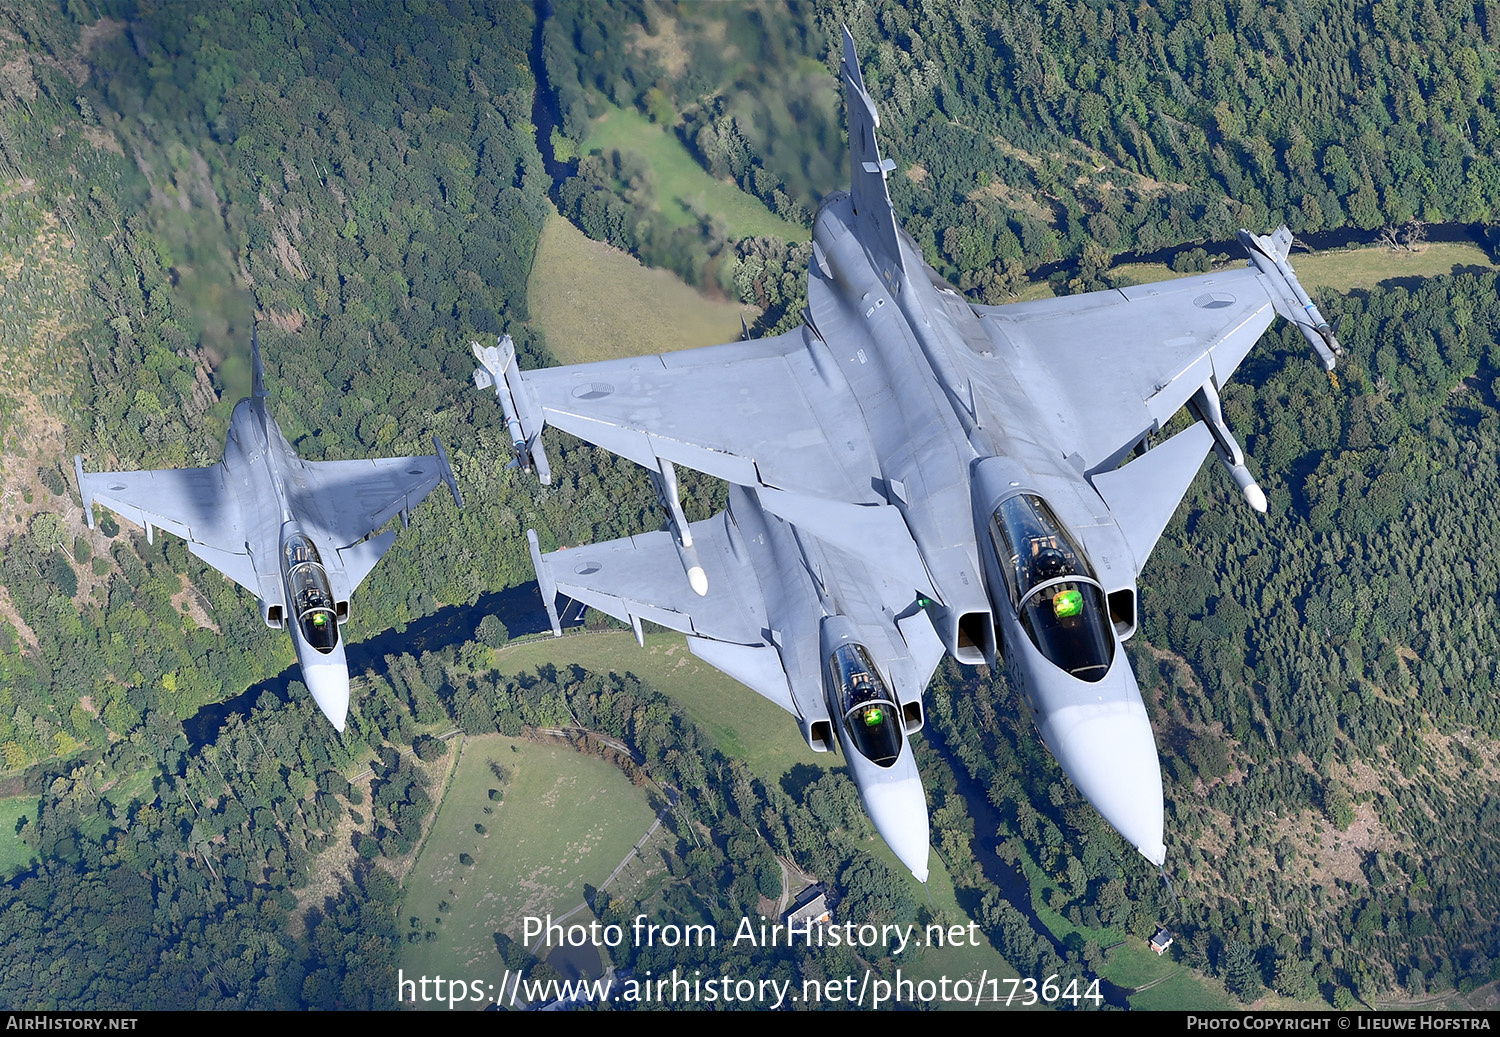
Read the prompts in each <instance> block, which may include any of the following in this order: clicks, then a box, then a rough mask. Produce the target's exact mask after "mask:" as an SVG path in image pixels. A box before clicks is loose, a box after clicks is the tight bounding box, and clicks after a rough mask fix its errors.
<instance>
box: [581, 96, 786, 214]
mask: <svg viewBox="0 0 1500 1037" xmlns="http://www.w3.org/2000/svg"><path fill="white" fill-rule="evenodd" d="M580 150H581V151H582V153H583V154H585V155H587V154H589V153H590V152H594V151H599V152H605V153H607V152H609V151H611V150H619V151H633V152H635V153H636V154H638V155H640V156H641V157H642V158H644V159H645V160H646V161H647V162H649V163H650V164H651V169H652V172H653V173H655V175H656V198H657V206H658V207H659V208H660V209H661V213H662V216H663V217H665V218H666V220H667V222H669V223H670V224H671V225H672V226H674V227H686V226H688V225H690V224H693V223H696V222H697V221H698V218H699V217H698V214H701V213H707V214H710V215H713V216H716V217H718V218H720V219H722V220H723V221H724V223H725V224H726V225H727V227H728V230H729V236H730V237H731V238H746V237H768V238H782V239H784V240H786V241H806V240H807V238H808V237H809V236H810V233H811V232H810V231H809V230H808V229H807V228H806V227H799V226H797V225H796V224H795V223H788V222H787V221H786V220H783V219H782V218H781V217H779V216H777V215H776V214H774V213H773V212H771V210H769V209H767V208H766V207H765V205H764V204H763V203H762V202H761V201H760V199H758V198H755V197H754V196H752V195H748V194H746V193H745V192H744V191H741V190H740V189H739V188H738V187H737V186H736V185H734V184H733V183H730V182H726V181H722V180H715V179H714V178H713V177H712V176H710V175H709V174H708V172H707V171H706V170H705V169H704V168H703V167H702V166H700V165H699V164H698V161H697V159H695V158H693V156H692V155H691V154H690V153H689V152H688V150H687V148H685V147H683V146H682V143H681V142H680V141H678V139H677V138H676V137H675V136H673V135H672V133H671V132H670V131H669V130H667V129H666V128H665V127H662V126H659V125H657V124H656V123H653V122H652V121H651V120H650V119H647V118H646V117H645V116H644V115H642V114H641V113H640V112H636V111H628V110H626V109H623V108H611V109H610V110H609V111H608V112H607V113H606V114H604V115H603V116H601V117H600V118H598V119H596V120H595V121H594V125H593V129H592V130H591V131H590V133H589V137H588V140H586V141H584V142H583V146H582V148H581V149H580Z"/></svg>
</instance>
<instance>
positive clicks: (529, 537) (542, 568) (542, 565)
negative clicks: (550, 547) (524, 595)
mask: <svg viewBox="0 0 1500 1037" xmlns="http://www.w3.org/2000/svg"><path fill="white" fill-rule="evenodd" d="M526 547H527V549H528V550H529V551H530V552H531V567H532V569H534V570H536V585H537V589H538V590H540V591H541V592H542V604H543V605H545V606H547V618H548V619H549V620H551V622H552V636H553V637H562V621H561V620H560V619H558V616H557V581H556V580H554V579H553V578H552V570H551V569H548V568H547V563H546V561H544V560H543V558H542V547H541V545H540V544H539V543H538V542H537V538H536V530H534V529H528V530H527V531H526Z"/></svg>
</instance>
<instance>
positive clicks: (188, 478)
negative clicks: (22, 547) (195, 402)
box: [73, 332, 463, 732]
mask: <svg viewBox="0 0 1500 1037" xmlns="http://www.w3.org/2000/svg"><path fill="white" fill-rule="evenodd" d="M250 350H251V354H252V358H253V362H254V368H255V383H254V388H253V390H252V392H251V395H250V396H249V397H247V398H246V399H243V400H240V401H239V403H237V404H235V406H234V413H233V415H232V416H231V417H230V419H229V439H228V442H227V443H226V444H225V446H224V460H222V461H221V462H219V463H218V464H216V465H212V466H210V467H208V468H173V469H166V470H162V471H154V472H98V473H94V474H92V475H90V474H85V472H84V470H83V458H82V457H81V456H78V457H74V459H73V470H74V474H75V475H76V476H77V479H78V492H79V494H80V495H81V496H82V497H83V513H84V516H85V517H86V518H87V519H88V524H89V527H90V528H93V525H94V504H95V503H96V502H97V503H99V504H103V505H104V506H105V507H107V508H109V509H110V510H111V511H113V512H115V513H116V514H117V515H120V516H122V517H123V518H127V519H129V520H130V521H132V522H135V523H137V524H139V525H141V526H144V527H145V529H146V539H147V540H150V539H152V537H153V535H154V531H155V530H156V529H157V528H161V529H165V530H168V531H169V532H172V533H176V534H177V535H178V536H180V537H182V538H183V539H184V540H186V541H187V548H188V550H189V551H191V552H192V553H193V554H195V555H197V556H198V557H199V558H201V559H203V561H205V562H207V563H208V564H209V565H211V566H213V567H214V568H215V569H217V570H219V572H221V573H223V574H224V575H225V576H228V577H229V578H230V579H231V580H233V581H234V582H235V583H238V584H239V585H240V586H241V587H244V588H245V589H246V590H248V591H249V592H250V593H251V594H254V595H255V596H256V597H257V598H258V599H260V614H261V618H262V619H264V620H265V622H266V626H268V627H271V628H272V629H276V630H280V629H283V628H287V629H290V631H291V634H292V645H293V646H294V647H295V648H296V651H297V662H298V663H299V664H300V665H301V667H302V677H303V680H304V681H305V682H306V684H307V688H308V691H310V692H311V693H312V697H313V700H314V701H316V702H317V704H318V708H319V709H321V710H322V711H323V714H324V716H326V717H328V720H329V722H330V723H332V724H333V726H334V727H335V728H337V729H338V730H339V731H340V732H342V731H343V730H344V720H345V718H346V717H347V716H348V712H349V668H348V665H347V664H346V663H345V661H344V644H343V640H342V638H340V636H339V627H340V626H342V625H343V624H344V623H345V622H346V621H347V620H348V619H349V597H350V595H352V594H353V593H354V590H355V588H357V587H358V586H359V585H360V583H362V582H363V581H364V578H365V577H366V576H367V575H368V574H369V572H370V570H371V569H373V568H374V567H375V563H376V562H378V561H379V560H380V556H381V555H383V554H384V553H385V551H386V548H388V547H390V546H391V543H392V541H394V540H395V539H396V531H395V530H387V531H386V532H384V533H381V534H380V535H379V536H372V534H373V533H375V531H376V530H378V529H380V527H381V526H383V525H385V524H386V523H387V522H388V521H390V519H391V518H392V517H394V516H395V515H397V514H399V515H400V516H401V521H402V523H403V525H404V524H405V523H406V521H407V520H408V518H409V517H410V514H411V509H412V508H414V507H416V506H417V505H418V504H420V503H421V502H422V500H423V498H425V497H426V496H427V494H428V493H430V492H431V491H432V490H433V488H434V487H436V486H437V485H438V483H439V482H445V483H447V484H448V489H449V490H451V491H452V492H453V499H454V501H455V502H457V503H458V505H459V507H462V506H463V500H462V499H461V498H460V497H459V493H458V483H457V482H455V481H454V478H453V470H452V469H451V468H450V467H449V466H448V455H447V453H446V452H445V451H444V450H443V445H442V443H440V442H438V440H437V437H433V440H432V444H433V446H434V447H436V448H437V453H436V454H435V455H429V456H425V457H384V458H377V459H374V460H369V461H303V460H302V459H301V458H299V457H298V456H297V454H296V452H295V451H293V450H292V447H291V444H290V443H288V442H287V441H286V437H285V436H283V435H282V434H281V428H280V427H279V426H278V425H277V424H276V420H275V419H274V418H272V417H271V415H270V412H269V410H268V408H267V406H266V397H267V393H266V388H265V371H264V368H263V367H262V365H261V360H260V340H259V335H258V334H257V333H254V332H252V334H251V338H250Z"/></svg>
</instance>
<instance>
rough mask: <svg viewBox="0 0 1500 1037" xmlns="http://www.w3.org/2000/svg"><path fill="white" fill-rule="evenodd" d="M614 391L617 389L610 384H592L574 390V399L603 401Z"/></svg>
mask: <svg viewBox="0 0 1500 1037" xmlns="http://www.w3.org/2000/svg"><path fill="white" fill-rule="evenodd" d="M614 391H615V387H614V386H613V385H610V384H609V383H608V382H590V383H589V384H588V385H580V386H579V387H578V388H576V389H574V390H573V397H574V399H578V400H602V399H603V398H604V397H606V396H608V395H609V394H610V393H612V392H614Z"/></svg>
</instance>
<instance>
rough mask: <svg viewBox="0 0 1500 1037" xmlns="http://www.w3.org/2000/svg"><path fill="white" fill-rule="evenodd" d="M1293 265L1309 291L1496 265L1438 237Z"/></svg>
mask: <svg viewBox="0 0 1500 1037" xmlns="http://www.w3.org/2000/svg"><path fill="white" fill-rule="evenodd" d="M1235 258H1236V259H1238V258H1239V257H1238V256H1236V257H1235ZM1292 266H1293V267H1295V268H1296V270H1297V280H1299V281H1301V282H1302V286H1303V287H1304V288H1306V289H1307V290H1308V291H1309V292H1312V291H1314V290H1315V289H1318V288H1326V289H1328V290H1330V291H1335V292H1348V291H1351V290H1353V289H1355V288H1373V287H1375V286H1376V285H1377V284H1379V283H1381V282H1382V281H1390V280H1393V279H1396V278H1405V277H1438V276H1440V275H1442V274H1451V273H1454V272H1455V271H1458V270H1464V269H1468V268H1478V269H1482V270H1492V269H1494V264H1493V263H1491V262H1490V260H1489V257H1488V256H1486V255H1485V254H1484V250H1483V249H1481V248H1479V247H1478V246H1477V245H1467V244H1463V243H1461V242H1440V243H1437V244H1432V245H1428V246H1426V248H1425V249H1423V251H1421V252H1393V251H1391V250H1390V249H1388V248H1379V247H1370V248H1348V249H1330V250H1328V251H1324V252H1317V253H1308V252H1294V253H1293V254H1292ZM1110 274H1111V275H1112V276H1120V277H1122V278H1123V280H1122V281H1121V283H1122V284H1124V283H1126V282H1127V281H1128V282H1129V283H1131V284H1151V283H1153V282H1155V281H1169V280H1171V279H1172V278H1174V277H1181V276H1183V275H1181V274H1179V273H1176V272H1175V271H1173V270H1171V269H1170V268H1168V267H1167V265H1166V264H1165V263H1124V264H1121V265H1120V266H1117V267H1114V268H1112V269H1111V270H1110Z"/></svg>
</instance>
